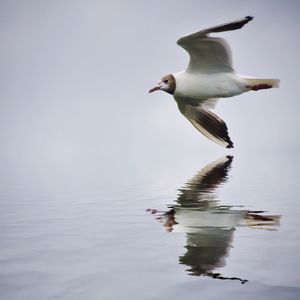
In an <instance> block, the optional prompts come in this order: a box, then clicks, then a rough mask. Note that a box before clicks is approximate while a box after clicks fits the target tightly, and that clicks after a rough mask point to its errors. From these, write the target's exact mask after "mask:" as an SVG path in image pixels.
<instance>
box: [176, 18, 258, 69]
mask: <svg viewBox="0 0 300 300" xmlns="http://www.w3.org/2000/svg"><path fill="white" fill-rule="evenodd" d="M252 19H253V17H250V16H247V17H245V18H242V19H239V20H236V21H233V22H230V23H226V24H222V25H217V26H214V27H211V28H207V29H204V30H201V31H198V32H195V33H192V34H190V35H187V36H184V37H182V38H180V39H179V40H178V41H177V44H178V45H179V46H181V47H182V48H184V49H185V50H186V51H187V52H188V53H189V55H190V62H189V65H188V67H187V72H192V73H197V72H198V73H219V72H234V70H233V67H232V59H231V50H230V47H229V45H228V44H227V42H226V41H225V40H224V39H222V38H217V37H210V36H209V35H208V34H210V33H215V32H222V31H230V30H237V29H240V28H242V27H243V26H244V25H245V24H247V23H248V22H249V21H251V20H252Z"/></svg>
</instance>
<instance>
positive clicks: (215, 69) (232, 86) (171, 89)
mask: <svg viewBox="0 0 300 300" xmlns="http://www.w3.org/2000/svg"><path fill="white" fill-rule="evenodd" d="M252 19H253V17H251V16H247V17H245V18H242V19H239V20H236V21H233V22H230V23H225V24H221V25H217V26H214V27H211V28H208V29H204V30H200V31H198V32H195V33H192V34H189V35H187V36H184V37H182V38H180V39H179V40H178V41H177V44H178V45H179V46H181V47H182V48H183V49H185V50H186V51H187V52H188V54H189V56H190V61H189V64H188V67H187V69H186V70H185V71H181V72H178V73H174V74H168V75H165V76H163V77H162V78H161V80H160V81H159V82H158V84H157V86H155V87H154V88H152V89H151V90H150V91H149V93H152V92H154V91H158V90H161V91H164V92H167V93H169V94H171V95H173V97H174V99H175V101H176V102H177V105H178V108H179V111H180V112H181V113H182V114H183V115H184V116H185V117H186V118H187V119H188V120H189V121H190V122H191V123H192V125H193V126H194V127H195V128H196V129H197V130H198V131H200V132H201V133H202V134H203V135H204V136H206V137H207V138H209V139H210V140H212V141H214V142H216V143H217V144H219V145H221V146H223V147H226V148H233V143H232V141H231V140H230V137H229V135H228V129H227V126H226V124H225V122H224V121H223V120H222V119H220V118H219V117H218V116H217V115H215V114H214V113H213V112H212V111H211V109H213V108H214V107H215V105H216V103H217V101H218V100H219V98H228V97H233V96H236V95H240V94H242V93H245V92H248V91H258V90H262V89H270V88H276V87H279V79H260V78H254V77H249V76H242V75H239V74H237V73H236V72H235V70H234V69H233V66H232V59H231V50H230V47H229V45H228V44H227V42H226V41H225V40H224V39H223V38H219V37H212V36H210V34H211V33H217V32H223V31H231V30H237V29H240V28H242V27H243V26H244V25H245V24H247V23H248V22H250V21H251V20H252Z"/></svg>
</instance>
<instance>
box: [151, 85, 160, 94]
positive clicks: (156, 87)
mask: <svg viewBox="0 0 300 300" xmlns="http://www.w3.org/2000/svg"><path fill="white" fill-rule="evenodd" d="M158 90H160V86H155V87H154V88H153V89H151V90H150V91H149V93H152V92H155V91H158Z"/></svg>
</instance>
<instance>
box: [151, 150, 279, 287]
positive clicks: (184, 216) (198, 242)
mask: <svg viewBox="0 0 300 300" xmlns="http://www.w3.org/2000/svg"><path fill="white" fill-rule="evenodd" d="M232 160H233V157H232V156H226V157H224V158H222V159H220V160H218V161H215V162H213V163H212V164H210V165H208V166H206V167H205V168H203V169H202V170H201V171H200V172H199V173H198V174H197V175H196V176H194V177H193V178H192V179H191V180H189V181H188V182H187V183H186V185H185V186H184V187H183V188H181V189H179V196H178V198H177V200H176V202H177V204H175V205H172V206H170V210H168V211H166V212H160V211H157V210H149V211H151V213H152V214H155V215H156V216H157V219H158V220H160V222H161V223H162V224H163V225H164V226H165V227H166V229H167V231H169V232H171V231H172V232H173V231H180V232H185V233H186V246H185V248H186V249H187V251H186V253H185V254H184V255H182V256H180V257H179V261H180V263H181V264H185V265H187V266H188V267H189V269H188V270H187V271H188V273H189V274H190V275H196V276H200V275H202V276H210V277H212V278H218V279H231V280H239V281H241V283H245V282H247V280H246V279H241V278H237V277H223V276H222V275H221V274H219V273H215V272H213V271H214V270H215V269H216V268H221V267H224V266H225V258H226V256H228V255H229V249H230V248H231V245H232V241H233V232H234V230H235V227H238V226H250V227H254V228H263V229H268V228H269V229H271V228H272V227H274V226H275V225H278V224H279V219H280V216H271V215H262V213H263V211H249V210H238V209H234V208H233V207H231V206H222V205H220V203H219V200H218V199H217V195H216V193H215V190H216V189H217V188H218V187H219V186H220V185H222V184H224V183H225V182H226V181H227V179H228V172H229V170H230V166H231V163H232Z"/></svg>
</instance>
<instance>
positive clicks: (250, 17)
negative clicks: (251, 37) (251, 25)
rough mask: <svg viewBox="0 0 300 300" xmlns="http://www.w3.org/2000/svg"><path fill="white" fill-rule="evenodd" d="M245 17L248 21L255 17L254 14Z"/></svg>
mask: <svg viewBox="0 0 300 300" xmlns="http://www.w3.org/2000/svg"><path fill="white" fill-rule="evenodd" d="M245 19H247V21H248V22H250V21H252V20H253V19H254V17H253V16H247V17H245Z"/></svg>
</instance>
